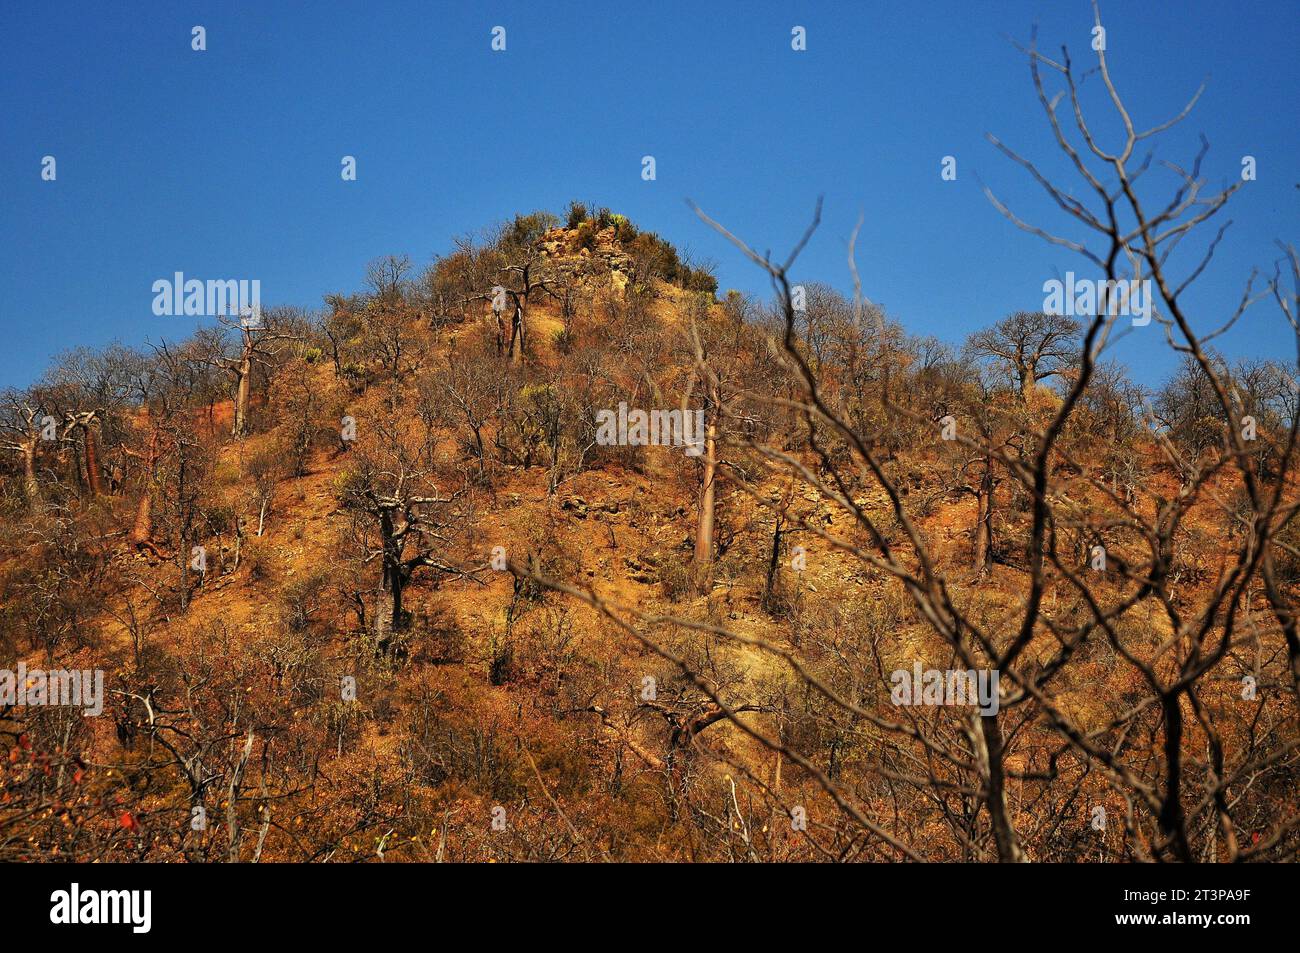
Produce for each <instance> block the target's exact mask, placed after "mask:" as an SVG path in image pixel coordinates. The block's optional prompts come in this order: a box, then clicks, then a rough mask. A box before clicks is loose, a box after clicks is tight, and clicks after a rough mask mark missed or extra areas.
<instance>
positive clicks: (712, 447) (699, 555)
mask: <svg viewBox="0 0 1300 953" xmlns="http://www.w3.org/2000/svg"><path fill="white" fill-rule="evenodd" d="M716 396H717V395H716V393H715V394H711V395H710V397H716ZM710 403H712V404H713V406H712V407H711V408H710V412H709V415H708V420H709V422H708V425H707V426H706V427H705V428H704V461H703V462H704V475H703V480H702V482H701V484H700V515H699V523H698V525H697V527H696V530H695V572H696V576H697V579H696V581H697V583H698V585H699V586H700V588H701V589H703V587H704V584H705V577H706V575H707V572H708V569H709V566H710V565H711V564H712V563H713V522H714V499H715V488H714V482H715V478H716V476H717V463H716V461H715V460H714V453H715V451H716V449H717V421H716V415H717V401H716V400H711V401H710Z"/></svg>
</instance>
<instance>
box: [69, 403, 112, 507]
mask: <svg viewBox="0 0 1300 953" xmlns="http://www.w3.org/2000/svg"><path fill="white" fill-rule="evenodd" d="M101 416H102V412H101V411H99V410H79V411H69V412H67V413H66V414H65V415H64V421H65V424H64V430H63V436H64V439H69V438H71V436H72V435H73V434H76V433H80V434H81V446H82V448H83V450H84V453H85V458H84V459H85V470H86V485H87V488H88V489H89V490H90V495H91V496H103V495H104V478H103V475H102V474H101V472H100V468H99V442H98V440H96V438H95V427H96V426H97V425H98V423H99V421H100V419H101Z"/></svg>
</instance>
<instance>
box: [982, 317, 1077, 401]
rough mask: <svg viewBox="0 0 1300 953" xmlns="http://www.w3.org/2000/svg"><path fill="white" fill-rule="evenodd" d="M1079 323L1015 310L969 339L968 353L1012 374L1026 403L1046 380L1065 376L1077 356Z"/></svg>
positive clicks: (1067, 318) (1063, 318)
mask: <svg viewBox="0 0 1300 953" xmlns="http://www.w3.org/2000/svg"><path fill="white" fill-rule="evenodd" d="M1079 328H1080V325H1079V322H1078V321H1075V320H1074V319H1073V318H1070V317H1067V316H1065V315H1063V314H1047V313H1045V312H1042V311H1017V312H1015V313H1014V314H1011V315H1008V316H1007V317H1005V318H1003V319H1002V320H1001V321H999V322H998V323H997V324H996V325H994V326H993V327H991V328H988V329H986V330H984V331H980V332H978V333H977V334H975V335H974V336H973V337H972V338H971V339H970V349H971V351H972V352H973V353H974V354H976V355H977V356H980V357H989V358H993V359H994V361H995V362H996V363H997V364H999V365H1001V366H1002V367H1003V368H1004V369H1005V370H1006V371H1008V372H1009V373H1010V374H1012V375H1014V378H1015V380H1016V383H1017V384H1018V385H1019V388H1020V393H1021V395H1022V397H1023V399H1024V400H1026V401H1028V400H1029V399H1030V398H1031V397H1032V396H1033V394H1034V388H1035V387H1036V386H1037V385H1038V384H1039V383H1040V382H1041V381H1045V380H1047V378H1049V377H1060V376H1064V375H1066V374H1067V373H1068V372H1069V371H1070V369H1071V368H1072V367H1073V366H1074V365H1075V363H1076V361H1077V359H1078V353H1079Z"/></svg>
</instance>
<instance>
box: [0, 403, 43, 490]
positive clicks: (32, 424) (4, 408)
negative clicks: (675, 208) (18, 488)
mask: <svg viewBox="0 0 1300 953" xmlns="http://www.w3.org/2000/svg"><path fill="white" fill-rule="evenodd" d="M56 426H57V421H56V420H55V419H54V418H53V417H51V416H49V415H48V414H46V413H45V408H44V406H43V405H42V403H41V402H40V400H38V399H37V398H35V397H34V396H32V395H24V394H19V393H17V392H16V391H8V392H6V393H5V395H4V398H3V400H2V401H0V434H3V440H4V442H3V443H2V444H0V449H4V450H8V451H10V452H12V453H16V454H18V456H19V458H20V459H21V460H22V467H23V480H22V487H23V496H24V498H25V499H26V501H27V506H28V508H29V509H30V510H32V511H33V512H35V511H36V510H39V509H40V506H41V488H40V484H39V483H38V482H37V480H36V448H37V447H38V446H40V443H41V441H42V440H43V439H44V440H47V441H52V440H54V439H55V428H56Z"/></svg>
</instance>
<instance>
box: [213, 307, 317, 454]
mask: <svg viewBox="0 0 1300 953" xmlns="http://www.w3.org/2000/svg"><path fill="white" fill-rule="evenodd" d="M219 320H220V322H221V324H222V325H223V326H224V327H227V328H232V329H237V330H238V331H239V351H238V354H237V356H235V357H222V356H220V355H216V354H214V355H210V356H209V357H207V358H206V359H205V360H206V362H207V363H209V364H211V365H213V366H214V367H219V368H221V369H222V370H224V371H226V372H227V373H228V374H230V377H231V380H232V382H233V385H234V392H235V396H234V420H233V422H232V423H231V427H230V433H231V436H233V437H234V438H235V439H236V440H238V439H240V438H242V437H244V436H245V435H246V434H247V433H248V410H249V397H250V394H251V391H252V380H253V368H254V365H255V364H261V365H263V366H265V367H271V366H272V358H274V357H275V355H276V353H277V352H278V345H279V343H280V342H284V341H290V340H297V339H298V335H296V334H292V333H288V332H286V331H283V330H280V329H278V328H277V327H276V326H275V325H274V324H273V323H271V322H269V321H266V320H265V319H264V318H263V317H262V313H261V312H259V313H258V314H257V315H253V316H250V315H245V316H243V317H241V318H240V319H239V320H238V321H235V320H233V319H229V318H221V319H219Z"/></svg>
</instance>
